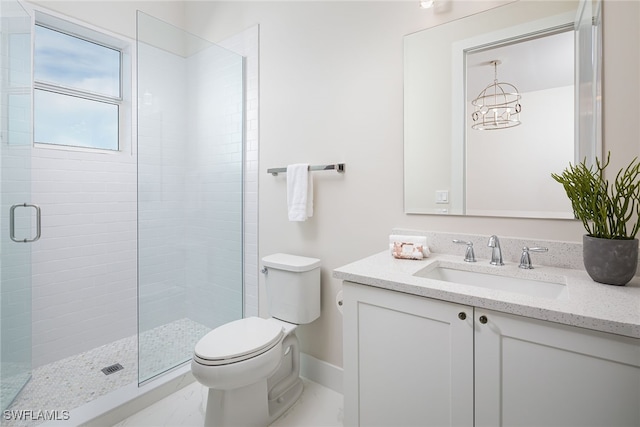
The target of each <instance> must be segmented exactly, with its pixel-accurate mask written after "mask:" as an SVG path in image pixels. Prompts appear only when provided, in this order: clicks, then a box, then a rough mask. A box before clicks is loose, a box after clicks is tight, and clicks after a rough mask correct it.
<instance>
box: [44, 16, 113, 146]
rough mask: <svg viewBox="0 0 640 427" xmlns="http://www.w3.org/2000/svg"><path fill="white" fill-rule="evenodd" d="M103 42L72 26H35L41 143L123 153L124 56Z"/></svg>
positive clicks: (66, 24) (84, 30) (80, 28)
mask: <svg viewBox="0 0 640 427" xmlns="http://www.w3.org/2000/svg"><path fill="white" fill-rule="evenodd" d="M100 38H101V39H102V40H104V39H105V38H104V37H100ZM102 40H101V41H100V42H99V41H97V40H96V39H95V38H92V37H91V34H89V32H88V31H87V30H86V29H83V28H82V27H78V26H73V28H72V27H71V25H70V24H69V23H65V24H63V25H55V24H54V25H51V24H49V23H46V24H45V23H41V22H37V23H36V26H35V50H34V141H35V142H36V143H39V144H53V145H61V146H73V147H84V148H97V149H102V150H118V149H119V122H120V120H119V119H120V114H121V111H120V105H121V103H122V101H123V96H122V84H121V80H122V78H121V76H122V51H121V50H120V49H119V48H117V47H114V46H111V45H109V44H106V43H105V42H104V41H102Z"/></svg>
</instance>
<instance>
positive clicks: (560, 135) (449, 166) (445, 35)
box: [404, 0, 601, 218]
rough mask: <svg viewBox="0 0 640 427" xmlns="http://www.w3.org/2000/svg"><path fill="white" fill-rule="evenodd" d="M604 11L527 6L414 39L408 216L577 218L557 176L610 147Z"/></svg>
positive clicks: (572, 5)
mask: <svg viewBox="0 0 640 427" xmlns="http://www.w3.org/2000/svg"><path fill="white" fill-rule="evenodd" d="M599 16H600V2H599V1H597V2H591V0H589V1H535V2H533V1H524V0H521V1H517V2H514V3H509V4H507V5H504V6H500V7H497V8H495V9H491V10H488V11H486V12H483V13H479V14H476V15H471V16H468V17H465V18H463V19H459V20H456V21H452V22H449V23H446V24H442V25H439V26H436V27H432V28H429V29H426V30H423V31H420V32H417V33H413V34H410V35H407V36H405V38H404V47H405V59H404V61H405V62H404V65H405V70H404V78H405V97H404V119H405V126H404V132H405V133H404V138H405V140H404V196H405V200H404V201H405V206H404V208H405V212H406V213H412V214H416V213H417V214H449V215H479V216H493V217H523V218H573V212H572V210H571V204H570V202H569V200H568V199H567V197H566V196H565V194H564V190H563V188H562V186H560V185H558V184H557V183H556V182H555V181H554V180H553V179H552V178H551V173H552V172H558V171H561V170H562V169H564V168H565V167H566V166H567V165H568V164H569V163H570V162H571V163H575V162H579V161H581V160H582V159H585V158H586V159H587V160H588V161H589V162H592V161H594V159H595V156H596V153H599V152H600V150H601V149H600V137H599V133H600V114H599V111H600V108H599V102H600V96H599V88H600V84H599V81H600V71H599V70H600V67H601V65H600V64H601V59H600V58H601V43H599V42H598V39H599V37H600V35H599V34H600V20H599ZM474 104H476V105H474ZM493 104H495V105H493Z"/></svg>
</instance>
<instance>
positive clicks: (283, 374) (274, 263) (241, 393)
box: [191, 253, 320, 427]
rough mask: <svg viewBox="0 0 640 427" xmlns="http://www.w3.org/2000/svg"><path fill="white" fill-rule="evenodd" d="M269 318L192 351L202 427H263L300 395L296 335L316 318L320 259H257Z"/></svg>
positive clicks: (229, 327)
mask: <svg viewBox="0 0 640 427" xmlns="http://www.w3.org/2000/svg"><path fill="white" fill-rule="evenodd" d="M262 264H263V267H264V268H263V270H262V272H263V273H264V274H265V284H266V292H267V299H268V307H269V315H270V316H271V317H270V318H269V319H263V318H260V317H248V318H244V319H240V320H236V321H233V322H230V323H227V324H224V325H222V326H219V327H218V328H216V329H214V330H212V331H211V332H209V333H208V334H207V335H205V336H204V337H203V338H202V339H200V341H198V343H197V344H196V346H195V349H194V354H193V359H192V361H191V372H192V373H193V376H194V377H195V378H196V380H197V381H198V382H200V383H201V384H202V385H204V386H206V387H208V388H209V394H208V397H207V409H206V414H205V426H207V427H213V426H216V427H217V426H261V427H264V426H267V425H269V424H271V423H272V422H273V421H274V420H275V419H276V418H278V417H279V416H280V415H282V414H283V413H284V411H286V410H287V409H288V408H290V407H291V405H293V404H294V403H295V401H296V400H297V399H298V397H300V394H302V388H303V385H302V380H301V379H300V374H299V370H300V350H299V347H298V339H297V337H296V335H295V330H296V328H297V326H298V325H299V324H305V323H311V322H313V321H314V320H315V319H317V318H318V317H320V260H319V259H316V258H307V257H301V256H296V255H289V254H282V253H277V254H273V255H269V256H266V257H264V258H262Z"/></svg>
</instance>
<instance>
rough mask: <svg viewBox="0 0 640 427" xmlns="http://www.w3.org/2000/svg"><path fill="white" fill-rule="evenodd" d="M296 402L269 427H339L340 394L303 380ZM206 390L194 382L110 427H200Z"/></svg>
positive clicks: (340, 413)
mask: <svg viewBox="0 0 640 427" xmlns="http://www.w3.org/2000/svg"><path fill="white" fill-rule="evenodd" d="M303 382H304V391H303V392H302V395H301V396H300V398H299V399H298V401H297V402H296V403H295V404H294V405H293V406H292V407H291V408H290V409H289V410H288V411H287V412H285V413H284V414H283V415H282V416H281V417H280V418H278V419H277V420H276V421H275V422H274V423H273V424H272V427H341V426H342V419H343V417H342V414H343V398H342V394H340V393H337V392H335V391H333V390H331V389H329V388H327V387H323V386H321V385H320V384H318V383H315V382H313V381H309V380H307V379H304V378H303ZM206 401H207V388H206V387H203V386H202V385H201V384H199V383H197V382H194V383H192V384H190V385H188V386H186V387H185V388H183V389H182V390H180V391H178V392H176V393H174V394H172V395H170V396H167V397H166V398H164V399H162V400H160V401H158V402H156V403H154V404H153V405H151V406H149V407H147V408H145V409H143V410H142V411H140V412H138V413H136V414H134V415H132V416H131V417H129V418H127V419H125V420H123V421H121V422H120V423H118V424H116V425H115V426H113V427H161V426H164V427H202V426H203V425H204V411H205V407H206Z"/></svg>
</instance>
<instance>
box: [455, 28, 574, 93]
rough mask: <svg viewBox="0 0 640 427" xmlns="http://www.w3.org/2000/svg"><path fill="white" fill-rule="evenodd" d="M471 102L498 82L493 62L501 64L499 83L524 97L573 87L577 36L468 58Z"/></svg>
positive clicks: (552, 37) (512, 46)
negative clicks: (527, 93) (505, 83)
mask: <svg viewBox="0 0 640 427" xmlns="http://www.w3.org/2000/svg"><path fill="white" fill-rule="evenodd" d="M466 60H467V70H466V71H467V73H466V74H467V98H468V99H469V100H471V99H473V98H475V97H476V96H477V95H478V94H479V93H480V91H482V90H483V89H484V88H485V87H486V86H487V85H489V84H492V83H493V80H494V67H493V65H491V61H494V60H499V61H501V63H500V64H499V65H498V67H497V72H498V82H507V83H511V84H512V85H514V86H515V87H517V88H518V91H519V92H520V93H526V92H532V91H537V90H541V89H550V88H554V87H561V86H569V85H572V84H573V82H574V32H573V31H564V32H562V33H558V34H552V35H544V36H541V37H538V38H534V39H529V40H525V41H520V42H516V43H511V44H509V45H506V46H499V47H495V48H489V49H483V50H482V51H478V52H471V53H468V54H467V58H466Z"/></svg>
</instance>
